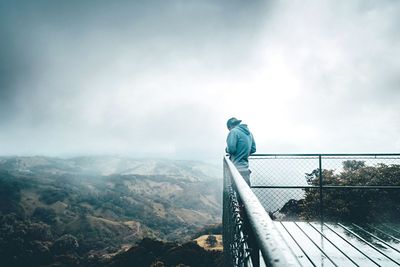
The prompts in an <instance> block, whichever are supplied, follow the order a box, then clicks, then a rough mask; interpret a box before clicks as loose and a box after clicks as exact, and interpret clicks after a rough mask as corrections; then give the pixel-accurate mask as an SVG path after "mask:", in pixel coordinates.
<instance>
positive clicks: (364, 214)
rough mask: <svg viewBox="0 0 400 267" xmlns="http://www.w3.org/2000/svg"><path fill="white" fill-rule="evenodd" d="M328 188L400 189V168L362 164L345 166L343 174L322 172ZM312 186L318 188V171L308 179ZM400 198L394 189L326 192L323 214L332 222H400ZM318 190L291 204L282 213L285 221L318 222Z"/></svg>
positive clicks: (348, 163)
mask: <svg viewBox="0 0 400 267" xmlns="http://www.w3.org/2000/svg"><path fill="white" fill-rule="evenodd" d="M322 175H323V181H324V185H326V186H329V185H332V186H338V185H340V186H400V165H394V164H393V165H386V164H378V165H376V166H367V165H366V164H365V162H363V161H355V160H349V161H344V162H343V170H342V171H341V172H340V173H336V172H335V171H334V170H326V169H324V170H323V171H322ZM306 178H307V181H308V183H309V184H310V185H316V186H317V185H319V170H314V171H312V172H311V173H310V174H307V176H306ZM399 203H400V194H399V190H395V189H350V188H347V189H324V191H323V213H324V219H326V220H329V221H352V222H382V221H399V219H400V205H399ZM319 205H320V195H319V189H305V197H304V199H302V200H299V201H296V200H290V201H289V202H288V203H286V204H285V206H284V207H283V208H282V209H281V211H280V212H281V213H284V214H285V215H287V216H286V217H285V218H286V219H288V218H296V217H297V218H300V219H306V220H314V219H319Z"/></svg>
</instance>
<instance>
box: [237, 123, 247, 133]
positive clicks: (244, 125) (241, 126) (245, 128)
mask: <svg viewBox="0 0 400 267" xmlns="http://www.w3.org/2000/svg"><path fill="white" fill-rule="evenodd" d="M235 129H238V130H239V131H241V132H243V133H244V134H246V135H249V134H250V131H249V128H247V124H239V125H238V126H236V127H235Z"/></svg>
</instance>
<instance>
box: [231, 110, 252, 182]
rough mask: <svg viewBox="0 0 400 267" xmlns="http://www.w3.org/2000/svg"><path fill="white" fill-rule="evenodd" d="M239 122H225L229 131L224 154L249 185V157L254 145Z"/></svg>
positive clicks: (246, 130)
mask: <svg viewBox="0 0 400 267" xmlns="http://www.w3.org/2000/svg"><path fill="white" fill-rule="evenodd" d="M240 123H241V120H237V119H236V118H231V119H229V120H228V122H227V127H228V129H229V134H228V138H227V140H226V143H227V147H226V152H227V153H228V154H229V155H230V159H231V160H232V162H233V163H234V164H235V166H236V168H237V169H238V171H239V172H240V174H241V175H242V176H243V178H244V179H245V180H246V182H247V183H248V184H249V185H250V170H249V156H250V155H251V154H253V153H254V152H256V144H255V141H254V138H253V135H252V134H251V133H250V131H249V129H248V127H247V125H246V124H240Z"/></svg>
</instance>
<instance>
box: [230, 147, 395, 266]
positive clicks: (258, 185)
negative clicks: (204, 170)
mask: <svg viewBox="0 0 400 267" xmlns="http://www.w3.org/2000/svg"><path fill="white" fill-rule="evenodd" d="M250 169H251V170H252V174H251V186H249V185H247V183H246V182H245V181H244V179H243V178H242V177H241V176H240V174H239V172H238V171H237V170H236V168H235V166H234V165H233V163H232V162H231V161H230V160H229V158H228V157H225V158H224V207H223V228H224V232H223V240H224V260H225V266H400V224H399V222H400V220H399V219H400V205H399V203H400V154H273V155H272V154H257V155H253V156H252V157H251V158H250Z"/></svg>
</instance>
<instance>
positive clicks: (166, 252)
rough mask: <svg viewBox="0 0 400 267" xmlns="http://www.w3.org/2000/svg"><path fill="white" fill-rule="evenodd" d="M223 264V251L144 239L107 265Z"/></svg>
mask: <svg viewBox="0 0 400 267" xmlns="http://www.w3.org/2000/svg"><path fill="white" fill-rule="evenodd" d="M151 265H153V266H191V267H200V266H201V267H202V266H207V267H214V266H222V252H216V251H206V250H204V249H203V248H201V247H200V246H198V245H197V244H196V243H194V242H189V243H185V244H182V245H179V244H176V243H171V242H166V243H164V242H162V241H157V240H152V239H147V238H145V239H143V240H142V241H141V242H140V243H139V244H138V245H137V246H134V247H132V248H131V249H129V250H128V251H126V252H123V253H120V254H118V255H117V256H115V257H114V258H113V259H112V260H110V261H109V262H107V263H106V264H105V266H107V267H120V266H121V267H122V266H137V267H147V266H151Z"/></svg>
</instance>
